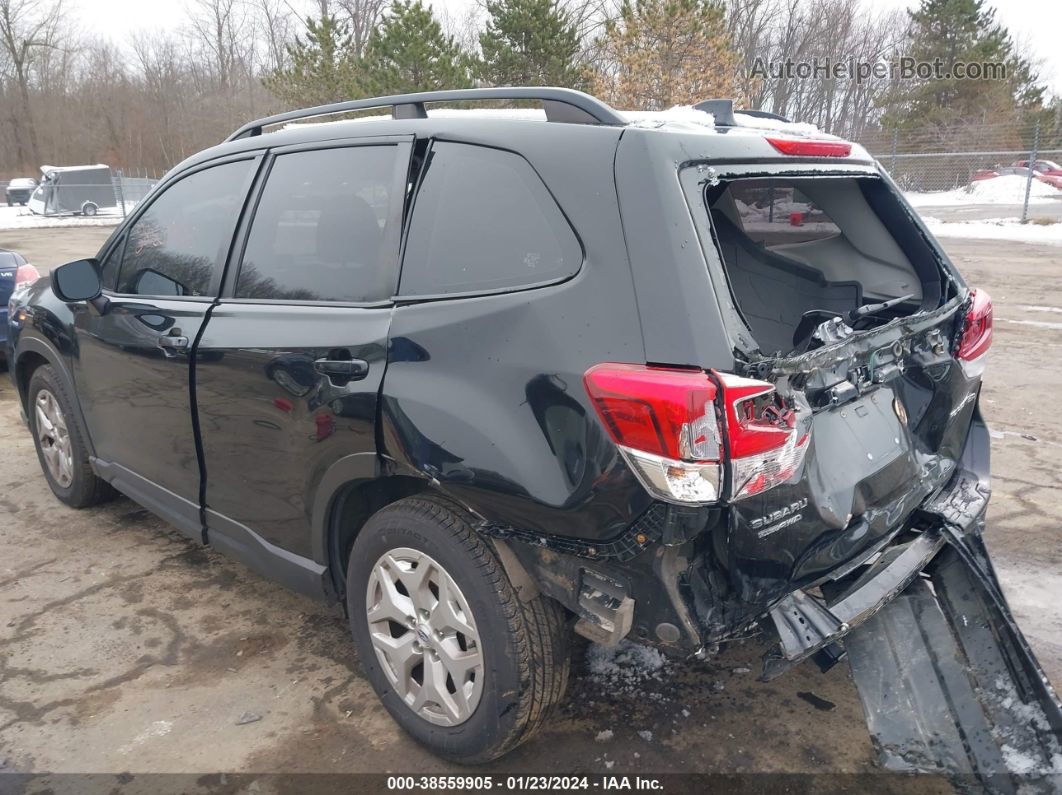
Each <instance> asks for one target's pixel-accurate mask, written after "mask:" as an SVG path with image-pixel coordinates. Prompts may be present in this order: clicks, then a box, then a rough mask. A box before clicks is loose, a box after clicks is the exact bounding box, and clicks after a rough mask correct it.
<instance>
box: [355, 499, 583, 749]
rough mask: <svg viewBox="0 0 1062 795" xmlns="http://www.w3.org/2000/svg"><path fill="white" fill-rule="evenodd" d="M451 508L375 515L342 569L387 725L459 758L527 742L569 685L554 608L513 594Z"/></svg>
mask: <svg viewBox="0 0 1062 795" xmlns="http://www.w3.org/2000/svg"><path fill="white" fill-rule="evenodd" d="M470 519H471V517H470V516H468V514H467V513H465V512H464V511H463V510H461V509H460V508H458V507H457V506H454V505H451V504H449V503H445V504H444V503H443V502H441V501H435V500H432V499H428V498H420V497H412V498H407V499H404V500H400V501H398V502H396V503H394V504H392V505H389V506H387V507H386V508H383V509H382V510H380V511H379V512H377V513H376V514H375V515H373V517H372V518H371V519H369V521H368V522H366V524H365V526H364V527H363V528H362V530H361V532H360V533H359V534H358V537H357V539H356V541H355V543H354V548H353V550H352V551H351V555H350V563H349V565H348V567H347V608H348V612H349V615H350V624H351V632H352V634H353V635H354V641H355V644H356V646H357V649H358V656H359V659H360V660H361V664H362V666H363V667H364V669H365V672H366V674H367V676H368V678H369V681H370V682H371V683H372V685H373V688H374V689H375V690H376V693H377V695H378V696H379V697H380V700H381V701H382V702H383V705H384V707H386V708H387V711H388V712H390V713H391V716H392V717H393V718H394V719H395V721H396V722H397V723H398V724H399V725H400V726H401V727H402V728H403V729H404V730H405V731H406V732H408V733H409V734H410V735H412V736H413V738H414V739H416V740H417V741H419V742H420V743H422V744H423V745H425V746H427V747H428V748H429V749H430V750H432V751H433V752H434V753H436V754H439V755H440V756H444V757H446V758H449V759H452V760H454V761H457V762H462V763H465V764H479V763H483V762H488V761H490V760H492V759H496V758H498V757H499V756H502V755H503V754H505V753H507V752H509V751H511V750H512V749H513V748H515V747H516V746H517V745H519V744H520V743H522V742H523V741H524V740H526V739H528V738H529V737H530V736H531V735H532V734H533V733H534V732H535V731H536V730H537V729H538V728H540V727H541V726H542V725H543V723H544V722H545V721H546V719H547V718H548V716H549V714H550V712H551V709H552V708H553V707H554V706H555V705H556V704H557V703H558V702H559V701H560V700H561V698H562V697H563V695H564V691H565V689H566V687H567V682H568V672H569V658H570V652H569V648H568V638H569V636H568V631H567V627H566V621H565V614H564V611H563V609H562V608H561V607H560V605H558V604H557V603H556V602H554V601H552V600H550V599H547V598H545V597H543V596H537V597H535V598H534V599H531V600H529V601H527V602H521V601H520V599H519V598H518V597H517V595H516V591H515V589H514V588H513V586H512V584H511V583H510V582H509V578H508V577H507V576H506V574H505V570H504V569H503V568H502V565H501V563H500V562H499V561H498V558H497V556H496V555H495V553H494V551H493V549H491V547H490V546H489V545H488V543H487V542H486V541H485V540H484V539H483V538H481V537H480V536H479V535H478V534H477V533H476V531H475V530H474V529H473V528H472V526H471V523H470Z"/></svg>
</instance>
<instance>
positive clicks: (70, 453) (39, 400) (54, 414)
mask: <svg viewBox="0 0 1062 795" xmlns="http://www.w3.org/2000/svg"><path fill="white" fill-rule="evenodd" d="M28 392H29V395H28V397H29V400H28V402H27V411H26V414H27V415H28V416H29V426H30V431H32V433H33V443H34V444H35V445H36V447H37V460H38V461H40V464H41V470H42V471H43V472H44V477H45V479H46V480H47V481H48V486H49V487H51V490H52V493H54V494H55V496H56V497H58V498H59V499H60V500H61V501H62V502H65V503H66V504H67V505H69V506H70V507H71V508H88V507H89V506H92V505H97V504H98V503H101V502H104V501H105V500H108V499H110V498H111V497H113V496H114V494H115V491H114V489H113V488H111V486H110V484H108V483H107V482H106V481H104V480H101V479H100V478H99V477H97V476H96V473H95V472H93V471H92V466H91V465H90V464H89V454H88V446H87V445H86V444H85V440H84V439H83V438H82V435H81V429H80V427H79V426H78V423H77V421H76V420H75V419H74V417H75V414H74V411H75V410H76V409H75V405H74V401H73V399H72V398H71V396H70V395H69V394H68V393H67V391H66V386H65V385H64V383H63V381H62V379H60V378H59V377H58V375H57V374H56V372H55V370H53V369H52V367H51V365H47V364H45V365H41V366H40V367H38V368H37V369H36V370H34V371H33V375H32V376H30V380H29V389H28Z"/></svg>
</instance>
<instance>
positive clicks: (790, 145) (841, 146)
mask: <svg viewBox="0 0 1062 795" xmlns="http://www.w3.org/2000/svg"><path fill="white" fill-rule="evenodd" d="M767 143H769V144H770V145H771V146H773V147H774V148H775V149H777V150H778V151H779V152H781V153H782V154H783V155H796V156H800V157H848V155H850V154H851V153H852V145H851V144H850V143H848V142H847V141H816V140H814V139H809V138H771V137H768V138H767Z"/></svg>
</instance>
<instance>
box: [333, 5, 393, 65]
mask: <svg viewBox="0 0 1062 795" xmlns="http://www.w3.org/2000/svg"><path fill="white" fill-rule="evenodd" d="M389 4H390V3H389V0H335V6H336V9H335V15H336V17H337V18H338V19H339V20H340V21H342V22H345V23H346V24H347V26H348V27H349V30H350V38H351V43H352V44H353V45H354V54H355V55H357V56H360V55H361V54H362V53H363V52H364V51H365V44H366V43H367V42H368V41H369V36H370V35H371V34H372V32H373V31H374V30H375V29H376V26H377V25H379V24H380V18H381V17H382V16H383V12H384V11H385V10H386V9H387V6H388V5H389Z"/></svg>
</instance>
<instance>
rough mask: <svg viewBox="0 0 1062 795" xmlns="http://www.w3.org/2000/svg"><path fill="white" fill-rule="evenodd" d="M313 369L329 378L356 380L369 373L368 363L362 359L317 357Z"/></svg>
mask: <svg viewBox="0 0 1062 795" xmlns="http://www.w3.org/2000/svg"><path fill="white" fill-rule="evenodd" d="M313 369H314V370H315V371H316V372H318V373H320V374H321V375H327V376H328V377H329V378H343V379H346V380H348V381H357V380H359V379H361V378H364V377H365V376H367V375H368V374H369V363H368V362H367V361H365V360H364V359H318V360H317V361H315V362H314V363H313Z"/></svg>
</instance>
